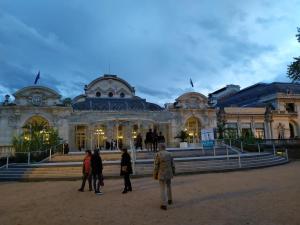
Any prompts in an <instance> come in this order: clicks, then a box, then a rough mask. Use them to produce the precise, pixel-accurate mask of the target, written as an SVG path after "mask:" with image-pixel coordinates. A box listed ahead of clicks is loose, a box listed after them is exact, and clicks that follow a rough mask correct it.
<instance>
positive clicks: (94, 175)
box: [78, 143, 175, 210]
mask: <svg viewBox="0 0 300 225" xmlns="http://www.w3.org/2000/svg"><path fill="white" fill-rule="evenodd" d="M158 148H159V151H158V152H157V153H156V155H155V160H154V171H153V177H154V179H155V180H159V185H160V192H161V195H160V196H161V204H160V208H161V209H162V210H167V205H171V204H173V198H172V189H171V179H172V178H173V176H174V174H175V165H174V161H173V158H172V155H171V153H169V152H167V151H166V145H165V144H164V143H160V144H159V145H158ZM102 171H103V164H102V159H101V156H100V154H99V151H98V150H94V153H93V154H92V153H91V151H90V150H86V155H85V158H84V160H83V166H82V173H83V178H82V185H81V187H80V188H79V189H78V191H81V192H83V191H84V187H85V183H86V180H88V182H89V190H90V191H92V190H93V188H94V191H95V194H102V192H101V190H100V188H101V187H103V186H104V182H103V173H102ZM132 172H133V171H132V165H131V158H130V155H129V154H128V152H127V149H126V148H123V149H122V158H121V165H120V175H121V176H123V178H124V189H123V191H122V193H123V194H125V193H127V192H131V191H132V185H131V181H130V174H132ZM92 180H93V188H92Z"/></svg>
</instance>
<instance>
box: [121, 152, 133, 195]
mask: <svg viewBox="0 0 300 225" xmlns="http://www.w3.org/2000/svg"><path fill="white" fill-rule="evenodd" d="M122 152H123V154H122V159H121V172H120V175H121V176H123V177H124V190H123V192H122V193H123V194H125V193H127V192H128V191H132V186H131V182H130V174H132V166H131V158H130V155H129V154H128V152H127V148H123V149H122Z"/></svg>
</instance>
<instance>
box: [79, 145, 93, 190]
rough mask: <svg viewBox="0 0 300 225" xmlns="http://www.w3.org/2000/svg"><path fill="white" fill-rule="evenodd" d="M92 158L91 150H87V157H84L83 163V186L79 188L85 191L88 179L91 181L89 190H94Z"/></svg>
mask: <svg viewBox="0 0 300 225" xmlns="http://www.w3.org/2000/svg"><path fill="white" fill-rule="evenodd" d="M91 158H92V152H91V150H86V151H85V157H84V159H83V165H82V174H83V176H82V184H81V188H79V189H78V191H81V192H83V191H84V186H85V182H86V180H88V182H89V190H90V191H92V190H93V189H92V176H91V175H92V167H91Z"/></svg>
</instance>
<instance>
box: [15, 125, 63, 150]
mask: <svg viewBox="0 0 300 225" xmlns="http://www.w3.org/2000/svg"><path fill="white" fill-rule="evenodd" d="M23 129H24V131H23V133H22V134H21V135H19V136H15V137H13V140H12V145H13V147H14V148H15V150H16V152H34V151H41V150H46V149H49V148H51V147H53V146H56V145H58V144H59V141H60V138H59V135H58V131H57V130H56V129H54V128H52V127H49V126H48V125H47V123H44V122H39V123H38V122H33V123H29V124H26V125H25V126H24V127H23Z"/></svg>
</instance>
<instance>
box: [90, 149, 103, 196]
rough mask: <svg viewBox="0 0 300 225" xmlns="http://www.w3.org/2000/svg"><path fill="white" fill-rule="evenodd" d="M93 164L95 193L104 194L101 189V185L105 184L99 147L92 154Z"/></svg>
mask: <svg viewBox="0 0 300 225" xmlns="http://www.w3.org/2000/svg"><path fill="white" fill-rule="evenodd" d="M91 166H92V177H93V187H94V191H95V194H98V195H102V192H101V191H100V186H101V184H103V174H102V170H103V164H102V159H101V156H100V154H99V150H98V149H95V150H94V154H93V155H92V160H91Z"/></svg>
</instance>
